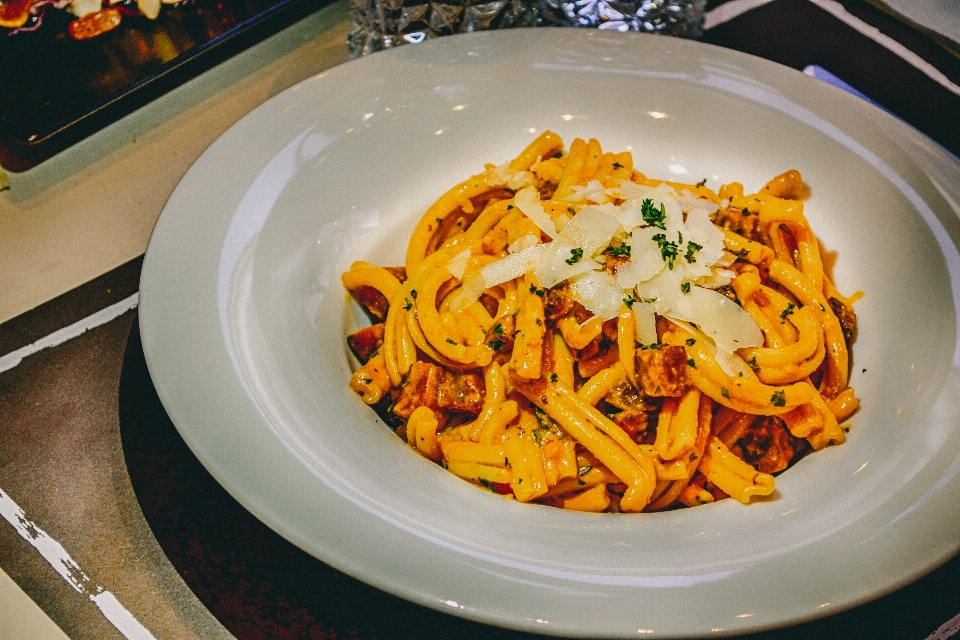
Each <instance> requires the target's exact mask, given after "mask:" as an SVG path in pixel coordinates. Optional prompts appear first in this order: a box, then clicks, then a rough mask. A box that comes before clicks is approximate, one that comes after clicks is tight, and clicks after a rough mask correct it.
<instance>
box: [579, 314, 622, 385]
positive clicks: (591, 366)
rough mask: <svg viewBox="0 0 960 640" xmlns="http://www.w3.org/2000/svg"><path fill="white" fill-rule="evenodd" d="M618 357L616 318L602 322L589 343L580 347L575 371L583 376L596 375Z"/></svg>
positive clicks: (612, 363) (614, 362)
mask: <svg viewBox="0 0 960 640" xmlns="http://www.w3.org/2000/svg"><path fill="white" fill-rule="evenodd" d="M619 357H620V352H619V350H618V349H617V319H616V318H611V319H610V320H607V321H606V322H604V323H603V331H601V332H600V335H598V336H597V337H596V338H594V339H593V340H592V341H591V342H590V344H588V345H587V346H585V347H584V348H583V349H580V353H579V354H578V357H577V373H579V374H580V375H581V376H582V377H584V378H589V377H591V376H593V375H596V374H598V373H600V372H601V371H603V370H604V369H606V368H607V367H612V366H613V365H614V364H616V362H617V360H618V359H619Z"/></svg>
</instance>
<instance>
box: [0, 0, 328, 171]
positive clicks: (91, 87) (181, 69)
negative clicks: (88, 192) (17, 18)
mask: <svg viewBox="0 0 960 640" xmlns="http://www.w3.org/2000/svg"><path fill="white" fill-rule="evenodd" d="M329 2H330V0H185V1H183V2H180V3H177V4H164V5H163V6H162V7H161V9H160V15H159V16H158V17H157V18H156V19H154V20H150V19H147V18H146V17H144V16H143V15H142V14H141V13H140V12H139V11H137V10H136V4H135V3H134V2H133V1H132V0H126V1H125V2H120V3H118V4H113V5H109V6H110V7H111V8H115V9H117V12H119V13H120V14H121V15H122V19H121V20H120V24H119V25H118V26H117V27H116V28H113V29H111V30H110V31H107V32H105V33H102V34H101V35H98V36H96V37H93V38H89V39H79V40H78V39H76V38H75V37H73V36H72V35H71V29H70V23H71V22H73V21H74V20H75V16H73V15H71V14H70V13H67V12H66V11H63V10H59V9H56V8H55V7H48V8H47V10H46V11H45V12H43V16H42V21H41V23H40V24H39V25H36V24H35V18H34V19H32V20H31V21H30V22H28V23H27V24H26V27H27V28H30V27H35V28H33V29H32V30H27V29H20V30H12V29H3V28H0V78H3V84H2V88H0V167H2V168H3V169H6V170H7V171H14V172H19V171H25V170H27V169H30V168H31V167H34V166H36V165H37V164H39V163H41V162H43V161H44V160H46V159H48V158H50V157H52V156H53V155H55V154H57V153H58V152H60V151H62V150H64V149H66V148H67V147H69V146H70V145H72V144H74V143H76V142H78V141H80V140H82V139H84V138H85V137H87V136H89V135H91V134H92V133H94V132H96V131H98V130H100V129H102V128H104V127H106V126H107V125H109V124H111V123H112V122H114V121H116V120H118V119H120V118H122V117H123V116H125V115H127V114H129V113H131V112H132V111H134V110H135V109H137V108H138V107H140V106H143V105H144V104H146V103H148V102H150V101H151V100H153V99H155V98H157V97H158V96H160V95H162V94H164V93H166V92H167V91H170V90H171V89H173V88H174V87H177V86H179V85H180V84H183V83H184V82H186V81H187V80H189V79H191V78H193V77H195V76H197V75H199V74H200V73H201V72H203V71H205V70H207V69H209V68H211V67H213V66H214V65H216V64H218V63H219V62H222V61H223V60H225V59H227V58H229V57H231V56H233V55H235V54H237V53H239V52H240V51H242V50H244V49H246V48H249V47H250V46H252V45H253V44H256V43H257V42H259V41H261V40H263V39H264V38H266V37H267V36H270V35H272V34H274V33H276V32H277V31H279V30H280V29H282V28H284V27H286V26H288V25H290V24H293V23H294V22H296V21H297V20H299V19H301V18H303V17H306V16H307V15H309V14H310V13H312V12H314V11H316V10H317V9H319V8H320V7H322V6H324V5H326V4H328V3H329ZM104 6H108V5H107V3H104Z"/></svg>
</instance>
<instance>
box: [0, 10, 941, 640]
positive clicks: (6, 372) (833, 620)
mask: <svg viewBox="0 0 960 640" xmlns="http://www.w3.org/2000/svg"><path fill="white" fill-rule="evenodd" d="M902 4H904V3H902V2H897V3H895V5H902ZM919 4H920V3H916V4H910V5H908V6H909V8H910V11H911V13H910V15H908V16H905V15H900V14H895V13H892V12H891V11H892V10H891V9H890V6H894V5H885V4H882V3H880V2H879V1H871V2H861V1H856V0H842V1H840V2H837V1H834V0H727V1H726V2H723V1H711V2H709V3H708V5H707V6H708V14H707V24H706V26H707V30H706V32H705V35H704V37H703V40H704V41H706V42H710V43H713V44H717V45H720V46H724V47H730V48H733V49H738V50H741V51H745V52H748V53H752V54H754V55H758V56H761V57H765V58H768V59H771V60H775V61H777V62H780V63H782V64H785V65H787V66H790V67H793V68H796V69H806V70H807V71H808V73H814V74H817V75H819V76H820V77H823V78H828V79H830V80H832V81H834V82H839V81H842V82H845V83H846V84H847V85H849V87H850V88H851V89H852V90H856V91H858V92H860V93H861V94H863V96H864V97H865V98H866V99H870V100H873V101H874V102H876V103H878V104H879V105H881V106H883V107H884V108H886V109H888V110H890V111H892V112H893V113H894V114H896V115H898V116H899V117H901V118H902V119H904V120H905V121H907V122H908V123H910V124H912V125H913V126H915V127H916V128H918V129H919V130H920V131H922V132H924V133H926V134H927V135H929V136H930V137H932V138H933V139H934V140H936V141H937V142H939V143H940V144H941V145H943V146H944V147H945V148H946V149H947V150H948V151H950V152H952V153H954V154H955V155H960V57H958V55H957V52H958V51H960V44H957V42H956V41H955V39H954V38H955V37H956V36H955V35H954V32H953V31H951V30H950V29H953V28H954V27H953V26H951V25H954V26H955V25H956V24H958V23H960V8H953V9H951V8H950V7H949V6H948V5H949V4H950V3H949V2H936V1H935V0H930V2H929V3H928V4H929V6H930V7H931V8H932V10H946V11H948V12H949V11H952V12H953V13H948V14H945V15H948V17H950V18H951V19H949V20H946V19H939V22H938V19H929V18H928V17H927V16H926V15H924V14H918V13H914V12H915V11H916V9H917V7H918V5H919ZM944 7H947V8H946V9H944ZM904 13H906V10H904ZM940 24H942V25H944V27H945V28H944V29H942V30H940V31H938V29H937V26H938V25H940ZM348 27H349V22H348V14H347V4H346V0H340V1H339V2H337V3H335V4H332V5H330V6H327V7H325V8H323V9H321V10H319V11H318V12H317V13H315V14H313V15H311V16H309V17H308V18H306V19H304V20H302V21H301V22H299V23H297V24H295V25H293V26H292V27H290V28H288V29H286V30H284V31H283V32H281V33H279V34H277V35H275V36H273V37H271V38H270V39H268V40H266V41H264V42H262V43H260V44H258V45H256V46H255V47H253V48H252V49H250V50H247V51H245V52H244V53H241V54H239V55H237V56H235V57H233V58H231V59H230V60H228V61H226V62H224V63H222V64H221V65H219V66H218V67H216V68H214V69H212V70H210V71H209V72H206V73H204V74H203V75H201V76H200V77H198V78H195V79H194V80H192V81H190V82H188V83H187V84H185V85H183V86H181V87H179V88H178V89H176V90H174V91H172V92H171V93H169V94H167V95H165V96H163V97H162V98H160V99H158V100H156V101H154V102H152V103H150V104H148V105H147V106H145V107H143V108H141V109H140V110H138V111H137V112H135V113H133V114H131V115H130V116H127V117H125V118H124V119H122V120H120V121H119V122H117V123H115V124H114V125H111V126H110V127H108V128H107V129H105V130H103V131H100V132H99V133H97V134H96V135H94V136H92V137H90V138H88V139H86V140H84V141H83V142H81V143H79V144H77V145H75V146H74V147H71V148H70V149H68V150H66V151H64V152H63V153H61V154H59V155H57V156H55V157H54V158H52V159H51V160H48V161H46V162H44V163H43V164H41V165H39V166H37V167H35V168H33V169H31V170H30V171H28V172H24V173H20V174H8V175H7V176H5V177H6V178H7V179H8V180H9V185H10V188H9V189H7V190H5V191H2V192H0V294H2V295H0V415H3V416H4V423H3V425H2V427H0V514H2V515H3V516H4V521H5V522H6V523H7V524H4V523H3V522H0V570H2V571H0V638H7V637H37V638H44V637H51V638H54V637H63V635H64V634H66V636H68V637H71V638H98V639H99V638H112V637H117V638H138V639H139V638H149V637H155V638H220V637H223V638H229V637H232V636H235V637H240V638H247V637H250V638H272V637H291V638H293V637H311V638H344V637H350V638H372V637H398V638H399V637H403V638H412V637H450V636H456V637H465V638H473V637H477V638H479V637H491V636H493V637H502V638H521V637H530V636H527V635H526V634H521V633H515V632H510V631H506V630H500V629H494V628H492V627H486V626H484V625H480V624H476V623H471V622H467V621H463V620H460V619H456V618H452V617H450V616H447V615H445V614H440V613H437V612H433V611H429V610H426V609H423V608H421V607H418V606H416V605H413V604H410V603H407V602H404V601H402V600H399V599H397V598H395V597H393V596H390V595H388V594H385V593H382V592H380V591H378V590H376V589H373V588H371V587H368V586H367V585H364V584H362V583H359V582H357V581H356V580H353V579H352V578H350V577H348V576H346V575H343V574H341V573H339V572H337V571H336V570H334V569H332V568H330V567H327V566H326V565H324V564H323V563H320V562H319V561H316V560H315V559H313V558H310V557H307V556H305V555H304V554H303V553H302V552H300V551H299V550H298V549H296V548H294V547H292V545H290V544H288V543H287V542H286V541H284V540H283V539H282V538H279V537H278V536H276V534H273V533H272V532H271V531H270V530H269V529H267V528H266V527H264V526H263V525H262V524H260V523H259V522H258V521H257V520H256V519H254V518H253V517H252V516H251V515H250V514H249V513H247V512H246V511H245V510H244V509H243V508H242V507H240V505H238V504H237V503H236V502H234V501H233V500H232V499H231V498H230V497H229V496H228V495H227V494H226V492H224V491H223V489H222V488H220V487H219V485H217V484H216V482H214V481H213V480H212V478H210V477H209V475H208V474H206V472H205V470H204V469H203V468H202V466H201V465H200V464H199V463H198V462H197V461H196V459H195V458H194V457H193V456H192V454H190V452H189V450H188V449H187V448H186V446H185V445H184V444H183V441H182V440H181V439H180V438H179V436H178V434H177V432H176V430H175V429H174V428H173V426H172V425H171V424H170V422H169V419H168V418H167V417H166V414H165V413H164V411H163V407H162V405H161V404H160V403H159V400H158V399H157V398H156V394H155V392H154V390H153V387H152V384H151V383H150V379H149V375H148V374H147V373H146V369H145V366H144V363H143V354H142V350H141V349H140V342H139V334H138V333H137V329H136V303H137V296H136V294H137V288H138V278H139V272H140V264H141V259H142V255H143V253H144V251H145V248H146V243H147V240H148V238H149V235H150V231H151V229H152V227H153V224H154V222H155V221H156V219H157V216H158V215H159V214H160V211H161V209H162V207H163V204H164V202H165V201H166V199H167V197H168V196H169V195H170V193H171V191H172V190H173V188H174V186H175V185H176V183H177V181H178V180H179V179H180V177H181V176H182V175H183V174H184V173H185V172H186V171H187V169H188V168H189V167H190V165H191V164H192V163H193V162H194V160H195V159H196V158H197V157H198V156H199V154H200V153H201V152H202V151H203V150H204V149H205V148H206V147H207V146H208V145H209V144H210V143H211V142H212V141H213V140H214V139H215V138H216V137H217V136H218V135H219V134H220V133H222V132H223V131H225V130H226V129H227V128H229V127H230V125H232V124H233V123H234V122H236V121H237V120H238V119H239V118H240V117H241V116H243V115H244V114H246V113H247V112H249V111H250V110H251V109H253V108H254V107H256V106H257V105H258V104H260V103H262V102H263V101H264V100H266V99H268V98H269V97H271V96H273V95H275V94H277V93H279V92H280V91H282V90H284V89H286V88H287V87H289V86H291V85H292V84H294V83H296V82H298V81H300V80H303V79H305V78H308V77H310V76H312V75H314V74H318V73H321V72H322V71H324V70H325V69H328V68H330V67H332V66H335V65H337V64H340V63H342V62H344V61H346V59H347V50H346V34H347V29H348ZM3 178H4V176H3V175H0V181H2V179H3ZM0 184H2V182H0ZM958 584H960V558H954V559H953V560H951V561H949V562H948V563H946V564H945V565H943V566H942V567H940V568H938V569H936V570H935V571H933V572H932V573H931V574H929V575H928V576H926V577H924V578H922V579H921V580H919V581H917V582H915V583H914V584H912V585H908V586H906V587H904V588H903V589H901V590H899V591H897V592H895V593H893V594H890V595H887V596H885V597H883V598H881V599H879V600H877V601H875V602H873V603H868V604H865V605H863V606H861V607H859V608H857V609H854V610H852V611H849V612H845V613H842V614H839V615H836V616H832V617H829V618H826V619H823V620H820V621H816V622H812V623H807V624H804V625H800V626H798V627H793V628H789V629H783V630H778V631H771V632H767V633H764V634H757V635H756V636H755V637H756V638H766V639H768V640H774V639H787V638H834V637H843V638H876V637H885V636H887V635H888V634H891V633H892V634H893V636H894V637H898V638H917V639H924V638H931V639H934V640H944V639H945V638H948V637H951V636H955V637H960V635H958V634H960V589H958V588H957V585H958ZM370 612H376V615H371V614H370Z"/></svg>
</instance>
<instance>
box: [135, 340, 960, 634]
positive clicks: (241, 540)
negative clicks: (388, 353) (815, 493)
mask: <svg viewBox="0 0 960 640" xmlns="http://www.w3.org/2000/svg"><path fill="white" fill-rule="evenodd" d="M119 403H120V433H121V438H122V441H123V448H124V454H125V458H126V462H127V467H128V470H129V473H130V480H131V482H132V484H133V488H134V491H135V492H136V494H137V498H138V500H139V502H140V507H141V509H142V510H143V514H144V516H145V517H146V520H147V522H148V524H149V525H150V527H151V529H152V530H153V533H154V535H156V537H157V540H158V541H159V543H160V546H161V547H162V548H163V550H164V552H165V553H166V554H167V556H168V557H169V559H170V561H171V562H172V563H173V566H174V567H175V568H176V570H177V571H178V572H179V573H180V575H181V576H182V577H183V579H184V580H185V581H186V583H187V585H188V586H189V587H190V588H191V589H192V590H193V592H194V593H195V594H196V595H197V597H198V598H199V599H200V601H201V602H202V603H203V604H204V605H205V606H206V607H207V608H209V609H210V611H211V612H212V613H213V615H215V616H216V617H217V619H218V620H219V621H220V622H221V623H222V624H223V625H224V626H225V627H226V628H227V629H228V630H229V631H230V632H231V633H233V634H234V635H236V636H237V637H238V638H240V639H241V640H244V639H247V638H251V639H253V638H258V639H259V638H397V639H401V638H402V639H412V638H419V639H422V638H458V639H464V640H470V639H473V638H476V639H480V638H507V639H515V640H520V639H521V638H535V637H538V636H533V635H529V634H525V633H520V632H515V631H508V630H503V629H497V628H494V627H489V626H486V625H482V624H478V623H475V622H471V621H468V620H462V619H459V618H454V617H452V616H449V615H446V614H443V613H439V612H436V611H433V610H431V609H426V608H424V607H420V606H418V605H415V604H412V603H410V602H407V601H405V600H402V599H400V598H397V597H394V596H392V595H389V594H387V593H384V592H382V591H380V590H378V589H375V588H373V587H370V586H368V585H366V584H364V583H362V582H359V581H357V580H355V579H353V578H351V577H349V576H347V575H345V574H343V573H341V572H339V571H337V570H336V569H333V568H331V567H329V566H328V565H326V564H324V563H322V562H320V561H319V560H317V559H316V558H314V557H312V556H310V555H308V554H306V553H305V552H303V551H301V550H300V549H299V548H297V547H295V546H294V545H292V544H291V543H289V542H287V541H286V540H285V539H283V538H281V537H280V536H279V535H277V534H276V533H274V532H273V531H272V530H271V529H269V528H268V527H266V526H265V525H264V524H263V523H261V522H260V521H259V520H257V519H256V518H255V517H254V516H253V515H252V514H250V513H249V512H248V511H247V510H246V509H244V508H243V506H241V505H240V504H239V503H237V502H236V501H235V500H234V499H233V498H232V497H231V496H230V495H229V494H228V493H227V492H226V491H225V490H224V489H223V487H221V486H220V485H219V484H218V483H217V482H216V480H214V479H213V477H211V476H210V474H209V473H207V471H206V470H205V469H204V467H203V466H202V465H201V464H200V462H199V461H198V460H197V458H196V457H195V456H194V455H193V454H192V453H191V451H190V449H189V448H188V447H187V445H186V443H184V441H183V439H182V438H181V437H180V435H179V433H178V432H177V430H176V428H175V427H174V426H173V424H172V423H171V421H170V419H169V417H168V416H167V414H166V412H165V411H164V409H163V405H162V404H161V402H160V400H159V398H158V397H157V393H156V390H155V389H154V387H153V384H152V382H151V380H150V375H149V372H148V371H147V366H146V361H145V360H144V356H143V347H142V345H141V342H140V332H139V328H138V325H137V323H136V322H135V323H134V325H133V329H132V330H131V333H130V340H129V342H128V345H127V350H126V354H125V356H124V362H123V371H122V374H121V377H120V400H119ZM278 498H279V499H282V496H279V497H278ZM851 552H853V551H851ZM785 579H787V578H786V577H785ZM958 584H960V557H957V558H954V559H953V560H951V561H950V562H948V563H947V564H945V565H944V566H942V567H940V568H939V569H937V570H936V571H934V572H933V573H931V574H929V575H928V576H926V577H925V578H923V579H921V580H919V581H917V582H915V583H913V584H912V585H909V586H907V587H905V588H903V589H901V590H900V591H897V592H895V593H893V594H890V595H887V596H885V597H883V598H880V599H879V600H876V601H874V602H872V603H868V604H866V605H863V606H861V607H858V608H856V609H853V610H851V611H848V612H845V613H841V614H838V615H835V616H832V617H829V618H825V619H822V620H817V621H814V622H809V623H806V624H803V625H799V626H796V627H791V628H788V629H781V630H777V631H770V632H766V633H760V634H754V635H750V636H746V637H748V638H753V639H754V640H801V639H803V640H816V639H819V638H824V639H827V638H845V639H847V640H868V639H869V640H876V639H877V638H887V637H896V638H899V639H902V640H922V639H924V638H927V637H928V636H929V635H930V634H931V633H933V632H934V631H935V630H936V629H937V628H938V627H939V626H940V625H942V624H943V623H944V622H946V621H947V620H949V619H951V618H952V617H953V616H955V615H956V614H957V612H958V611H960V589H957V585H958Z"/></svg>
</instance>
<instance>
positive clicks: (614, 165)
mask: <svg viewBox="0 0 960 640" xmlns="http://www.w3.org/2000/svg"><path fill="white" fill-rule="evenodd" d="M613 168H614V169H623V165H622V164H620V163H619V162H614V163H613Z"/></svg>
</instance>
